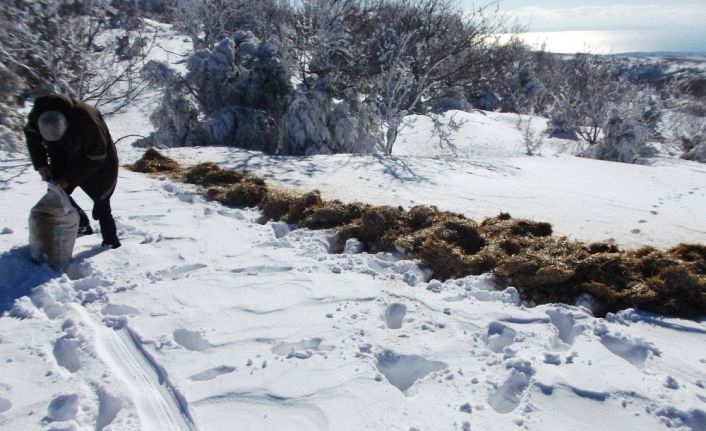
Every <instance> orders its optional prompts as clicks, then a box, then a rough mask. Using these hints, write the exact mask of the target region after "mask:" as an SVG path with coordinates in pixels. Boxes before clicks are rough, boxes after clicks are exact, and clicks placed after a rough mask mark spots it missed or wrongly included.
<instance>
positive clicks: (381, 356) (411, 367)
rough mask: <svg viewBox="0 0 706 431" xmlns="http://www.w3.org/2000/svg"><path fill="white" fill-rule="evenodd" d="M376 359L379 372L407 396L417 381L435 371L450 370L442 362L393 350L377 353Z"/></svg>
mask: <svg viewBox="0 0 706 431" xmlns="http://www.w3.org/2000/svg"><path fill="white" fill-rule="evenodd" d="M375 359H376V360H377V362H376V366H377V368H378V370H379V371H380V372H381V373H382V374H383V375H384V376H385V377H386V378H387V381H388V382H390V384H391V385H393V386H394V387H396V388H397V389H399V390H400V391H402V393H404V394H405V395H407V390H408V389H409V388H411V387H412V386H413V385H414V384H415V383H416V381H417V380H419V379H421V378H423V377H425V376H427V375H428V374H429V373H432V372H434V371H441V370H444V369H446V368H448V365H447V364H446V363H444V362H441V361H430V360H428V359H426V358H424V357H422V356H418V355H401V354H398V353H395V352H393V351H391V350H384V351H382V352H380V353H377V354H376V355H375Z"/></svg>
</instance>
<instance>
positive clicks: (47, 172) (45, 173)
mask: <svg viewBox="0 0 706 431" xmlns="http://www.w3.org/2000/svg"><path fill="white" fill-rule="evenodd" d="M37 172H39V175H40V176H41V177H42V181H49V180H50V179H51V169H49V167H48V166H42V167H41V168H39V169H37Z"/></svg>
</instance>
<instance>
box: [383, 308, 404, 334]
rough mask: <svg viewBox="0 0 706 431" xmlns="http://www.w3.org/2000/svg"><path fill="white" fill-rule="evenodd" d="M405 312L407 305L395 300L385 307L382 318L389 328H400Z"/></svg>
mask: <svg viewBox="0 0 706 431" xmlns="http://www.w3.org/2000/svg"><path fill="white" fill-rule="evenodd" d="M406 313H407V306H406V305H404V304H400V303H397V302H395V303H393V304H390V305H388V306H387V307H386V308H385V312H384V313H383V319H384V320H385V324H386V325H387V327H388V328H389V329H400V328H401V327H402V322H403V320H404V316H405V314H406Z"/></svg>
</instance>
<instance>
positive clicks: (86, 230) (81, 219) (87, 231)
mask: <svg viewBox="0 0 706 431" xmlns="http://www.w3.org/2000/svg"><path fill="white" fill-rule="evenodd" d="M69 201H70V202H71V205H72V206H73V207H74V208H76V211H78V235H77V236H78V237H81V236H84V235H93V228H92V227H91V221H90V220H89V219H88V216H87V215H86V212H85V211H84V210H82V209H81V207H80V206H78V204H77V203H76V201H74V200H73V198H72V197H71V196H69Z"/></svg>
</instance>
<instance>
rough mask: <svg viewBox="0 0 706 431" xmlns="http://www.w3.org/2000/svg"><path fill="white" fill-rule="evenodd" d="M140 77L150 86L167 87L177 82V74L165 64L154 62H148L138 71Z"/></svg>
mask: <svg viewBox="0 0 706 431" xmlns="http://www.w3.org/2000/svg"><path fill="white" fill-rule="evenodd" d="M140 76H142V79H144V80H145V81H146V82H148V83H149V84H150V85H153V86H156V87H167V86H168V85H170V84H172V83H174V82H175V81H176V80H177V78H178V77H177V72H176V71H175V70H174V69H172V68H171V67H169V65H167V64H166V63H162V62H160V61H156V60H150V61H148V62H147V63H146V64H145V65H144V66H143V67H142V71H140Z"/></svg>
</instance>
